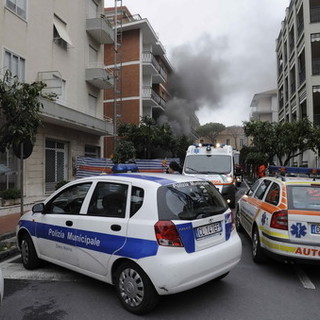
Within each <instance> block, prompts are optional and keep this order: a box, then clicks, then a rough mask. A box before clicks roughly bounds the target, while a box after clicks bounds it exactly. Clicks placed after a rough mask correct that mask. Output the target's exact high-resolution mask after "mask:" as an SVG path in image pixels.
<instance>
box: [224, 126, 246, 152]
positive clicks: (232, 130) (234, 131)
mask: <svg viewBox="0 0 320 320" xmlns="http://www.w3.org/2000/svg"><path fill="white" fill-rule="evenodd" d="M227 129H228V131H229V133H230V135H231V136H232V138H233V139H234V146H235V148H236V150H238V141H237V138H238V136H239V134H243V129H242V127H240V126H230V127H228V128H227Z"/></svg>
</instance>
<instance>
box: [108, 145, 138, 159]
mask: <svg viewBox="0 0 320 320" xmlns="http://www.w3.org/2000/svg"><path fill="white" fill-rule="evenodd" d="M135 154H136V149H135V147H134V145H133V143H132V142H131V141H127V140H120V141H119V142H118V144H117V146H116V149H115V153H114V155H113V157H112V161H113V162H114V163H125V162H127V161H129V160H131V159H135V157H136V156H135Z"/></svg>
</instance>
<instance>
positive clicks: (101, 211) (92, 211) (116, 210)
mask: <svg viewBox="0 0 320 320" xmlns="http://www.w3.org/2000/svg"><path fill="white" fill-rule="evenodd" d="M127 194H128V185H126V184H120V183H111V182H99V183H98V184H97V186H96V189H95V190H94V193H93V195H92V198H91V201H90V205H89V209H88V214H89V215H93V216H104V217H117V218H124V217H125V213H126V202H127Z"/></svg>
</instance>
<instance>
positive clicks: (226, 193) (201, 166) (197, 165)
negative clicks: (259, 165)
mask: <svg viewBox="0 0 320 320" xmlns="http://www.w3.org/2000/svg"><path fill="white" fill-rule="evenodd" d="M182 173H183V174H185V175H189V176H195V177H201V178H205V179H206V180H210V181H211V182H212V183H213V184H214V185H215V186H216V187H217V188H218V190H219V191H220V193H221V194H222V196H223V197H224V198H225V200H226V201H227V203H228V204H229V206H230V207H231V208H234V207H235V195H236V188H235V185H234V161H233V149H232V147H231V146H227V145H222V146H213V145H211V144H194V145H191V146H189V147H188V149H187V154H186V158H185V161H184V165H183V172H182Z"/></svg>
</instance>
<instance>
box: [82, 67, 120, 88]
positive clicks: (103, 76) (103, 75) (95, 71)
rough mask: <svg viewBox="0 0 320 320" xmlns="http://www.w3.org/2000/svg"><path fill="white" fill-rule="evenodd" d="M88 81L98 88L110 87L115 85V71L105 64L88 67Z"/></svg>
mask: <svg viewBox="0 0 320 320" xmlns="http://www.w3.org/2000/svg"><path fill="white" fill-rule="evenodd" d="M86 81H87V82H88V83H90V84H91V85H93V86H95V87H96V88H98V89H108V88H112V87H113V86H114V76H113V73H112V72H111V70H109V69H105V68H104V67H103V66H101V67H99V66H92V67H88V68H86Z"/></svg>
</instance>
